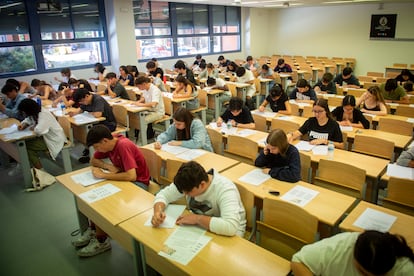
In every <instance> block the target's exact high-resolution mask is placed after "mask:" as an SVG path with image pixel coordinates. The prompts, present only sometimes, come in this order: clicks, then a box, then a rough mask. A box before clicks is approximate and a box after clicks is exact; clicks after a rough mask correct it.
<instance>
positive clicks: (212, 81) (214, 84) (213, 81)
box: [206, 77, 231, 111]
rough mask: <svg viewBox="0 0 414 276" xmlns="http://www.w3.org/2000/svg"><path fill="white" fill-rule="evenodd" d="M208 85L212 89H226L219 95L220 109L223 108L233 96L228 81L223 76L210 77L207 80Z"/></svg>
mask: <svg viewBox="0 0 414 276" xmlns="http://www.w3.org/2000/svg"><path fill="white" fill-rule="evenodd" d="M206 84H207V87H208V88H210V89H219V90H224V92H223V93H221V94H220V96H219V97H218V100H219V103H220V104H219V105H220V111H221V110H222V108H223V105H224V103H225V102H228V101H229V100H230V98H231V92H230V91H229V88H228V87H227V85H226V82H225V81H224V80H223V79H221V78H210V77H209V78H208V79H207V81H206Z"/></svg>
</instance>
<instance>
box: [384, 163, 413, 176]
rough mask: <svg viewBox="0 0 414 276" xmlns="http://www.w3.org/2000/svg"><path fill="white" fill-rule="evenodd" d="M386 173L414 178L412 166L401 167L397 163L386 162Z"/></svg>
mask: <svg viewBox="0 0 414 276" xmlns="http://www.w3.org/2000/svg"><path fill="white" fill-rule="evenodd" d="M387 175H388V176H393V177H398V178H407V179H412V180H414V168H410V167H403V166H399V165H397V164H388V166H387Z"/></svg>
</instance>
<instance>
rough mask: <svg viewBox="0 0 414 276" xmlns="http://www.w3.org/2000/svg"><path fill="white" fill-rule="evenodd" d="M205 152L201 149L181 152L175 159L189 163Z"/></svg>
mask: <svg viewBox="0 0 414 276" xmlns="http://www.w3.org/2000/svg"><path fill="white" fill-rule="evenodd" d="M206 153H207V152H206V151H205V150H201V149H190V150H187V151H185V152H182V153H180V154H177V155H176V157H177V158H180V159H184V160H187V161H191V160H193V159H196V158H197V157H199V156H201V155H203V154H206Z"/></svg>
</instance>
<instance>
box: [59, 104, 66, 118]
mask: <svg viewBox="0 0 414 276" xmlns="http://www.w3.org/2000/svg"><path fill="white" fill-rule="evenodd" d="M65 109H66V106H65V103H64V102H60V110H61V111H62V115H65Z"/></svg>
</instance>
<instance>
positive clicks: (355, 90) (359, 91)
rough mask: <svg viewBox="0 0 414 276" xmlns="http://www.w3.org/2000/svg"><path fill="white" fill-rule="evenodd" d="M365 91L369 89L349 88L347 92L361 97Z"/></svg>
mask: <svg viewBox="0 0 414 276" xmlns="http://www.w3.org/2000/svg"><path fill="white" fill-rule="evenodd" d="M365 92H367V90H366V89H365V88H361V89H358V88H348V91H347V92H346V94H347V95H352V96H354V97H355V98H359V97H361V96H362V94H364V93H365Z"/></svg>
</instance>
